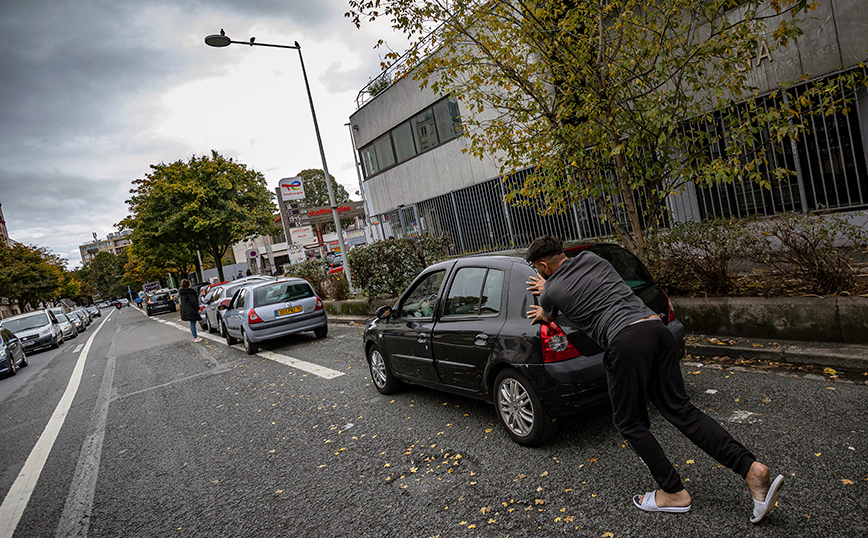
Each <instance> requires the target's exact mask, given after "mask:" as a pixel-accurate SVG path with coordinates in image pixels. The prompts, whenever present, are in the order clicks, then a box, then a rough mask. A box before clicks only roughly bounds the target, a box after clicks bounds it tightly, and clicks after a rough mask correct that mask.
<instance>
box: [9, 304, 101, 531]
mask: <svg viewBox="0 0 868 538" xmlns="http://www.w3.org/2000/svg"><path fill="white" fill-rule="evenodd" d="M110 315H111V314H109V316H110ZM109 316H106V318H105V319H104V320H103V321H102V322H101V323H100V324H99V326H98V327H97V328H96V330H95V331H94V332H93V334H92V335H90V338H89V339H88V341H87V343H86V344H85V346H84V350H83V351H82V353H81V355H79V356H78V361H77V362H76V363H75V368H74V369H73V371H72V376H71V377H70V378H69V383H68V384H67V386H66V391H65V392H64V393H63V396H61V398H60V402H58V404H57V407H56V408H55V409H54V413H53V414H52V415H51V418H50V419H48V424H46V426H45V429H44V430H43V431H42V435H40V436H39V440H38V441H36V445H35V446H34V447H33V450H31V451H30V455H29V456H28V457H27V461H25V462H24V466H23V467H22V468H21V472H19V473H18V478H16V479H15V482H14V483H13V484H12V487H11V488H9V492H8V493H7V494H6V497H5V498H4V499H3V504H2V505H0V538H11V537H12V535H13V534H14V533H15V528H16V527H17V526H18V522H19V521H20V520H21V516H22V514H24V509H25V508H26V507H27V503H28V502H29V501H30V495H31V494H33V489H34V488H35V487H36V482H37V481H38V480H39V475H40V474H42V469H43V468H44V467H45V461H46V460H47V459H48V455H49V454H50V453H51V449H52V447H53V446H54V442H55V441H56V440H57V434H58V433H60V428H61V427H63V423H64V421H66V415H67V413H69V408H70V407H71V406H72V401H73V399H75V394H76V393H77V392H78V387H79V385H80V384H81V376H82V373H83V372H84V364H85V362H86V361H87V352H88V351H90V346H91V344H92V343H93V339H94V338H96V335H97V333H98V332H99V330H100V329H102V327H103V325H105V322H106V321H108V318H109Z"/></svg>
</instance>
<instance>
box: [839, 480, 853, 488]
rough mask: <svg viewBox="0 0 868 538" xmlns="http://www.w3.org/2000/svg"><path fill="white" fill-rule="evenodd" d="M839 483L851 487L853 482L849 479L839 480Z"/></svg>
mask: <svg viewBox="0 0 868 538" xmlns="http://www.w3.org/2000/svg"><path fill="white" fill-rule="evenodd" d="M841 482H843V483H845V484H847V485H848V486H852V485H853V481H852V480H850V479H849V478H842V479H841Z"/></svg>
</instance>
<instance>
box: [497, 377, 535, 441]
mask: <svg viewBox="0 0 868 538" xmlns="http://www.w3.org/2000/svg"><path fill="white" fill-rule="evenodd" d="M497 408H498V411H499V412H500V415H501V417H503V422H504V424H505V425H506V427H507V428H509V430H510V431H512V432H513V433H514V434H516V435H519V436H525V435H528V434H529V433H530V432H531V431H532V430H533V422H534V413H533V402H532V401H531V397H530V394H528V392H527V390H526V389H525V388H524V385H522V384H521V383H520V382H519V381H518V380H516V379H513V378H506V379H504V381H503V383H501V384H500V387H499V390H498V394H497Z"/></svg>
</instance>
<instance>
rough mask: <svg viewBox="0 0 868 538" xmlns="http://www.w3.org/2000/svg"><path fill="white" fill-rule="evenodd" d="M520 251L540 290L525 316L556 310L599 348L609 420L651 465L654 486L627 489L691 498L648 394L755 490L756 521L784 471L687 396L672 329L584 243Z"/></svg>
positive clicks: (657, 508)
mask: <svg viewBox="0 0 868 538" xmlns="http://www.w3.org/2000/svg"><path fill="white" fill-rule="evenodd" d="M526 259H527V261H528V262H530V264H531V265H532V266H533V268H534V269H536V271H537V273H538V274H539V277H538V278H537V277H531V278H530V280H529V281H528V282H527V284H528V288H527V289H528V290H529V291H531V292H532V293H533V294H534V295H539V305H531V306H530V307H529V308H530V310H528V312H527V317H528V319H530V320H531V321H532V323H538V322H551V321H554V320H555V318H557V316H558V315H559V314H561V315H564V316H566V317H567V319H569V320H570V321H571V322H572V323H574V324H575V325H576V326H577V327H579V328H580V329H582V330H583V331H584V332H585V333H587V334H588V336H590V337H591V338H593V339H594V340H595V341H597V343H599V344H600V347H602V348H603V349H605V354H604V356H603V357H604V358H603V365H604V367H605V369H606V382H607V384H608V388H609V398H610V399H611V402H612V418H613V420H614V423H615V427H616V428H617V429H618V431H619V432H620V433H621V435H623V436H624V439H625V440H626V441H627V443H628V444H629V445H630V447H631V448H632V449H633V450H634V451H635V452H636V454H637V455H638V456H639V458H640V459H641V460H642V462H643V463H645V465H646V466H647V467H648V469H649V470H650V471H651V475H652V476H653V477H654V480H656V481H657V484H658V485H659V486H660V489H658V490H656V491H649V492H648V493H645V494H644V495H636V496H634V497H633V504H634V505H636V507H637V508H639V509H640V510H645V511H647V512H676V513H679V512H687V511H688V510H690V506H691V503H692V500H691V497H690V494H689V493H688V492H687V490H685V489H684V485H683V484H682V482H681V477H680V476H679V475H678V472H677V471H676V470H675V467H673V465H672V463H671V462H670V461H669V460H668V459H667V457H666V454H664V452H663V449H662V447H661V446H660V444H659V443H658V442H657V439H655V438H654V436H653V435H652V434H651V432H650V430H649V428H650V427H651V422H650V420H649V418H648V406H647V403H646V399H648V400H650V401H651V403H653V404H654V406H655V407H657V409H658V410H659V411H660V414H661V415H663V417H664V418H665V419H666V420H668V421H669V422H670V423H672V424H673V425H674V426H675V427H676V428H678V429H679V430H680V431H681V433H683V434H684V435H685V436H686V437H687V438H688V439H690V440H691V441H692V442H693V443H694V444H695V445H696V446H698V447H699V448H701V449H702V450H704V451H705V452H706V453H707V454H708V455H710V456H711V457H712V458H714V459H715V460H717V461H718V462H719V463H720V464H722V465H725V466H726V467H729V468H730V469H732V470H733V471H735V472H736V473H738V474H739V475H740V476H741V477H742V478H743V479H744V480H745V482H746V483H747V486H748V489H749V490H750V493H751V496H752V497H753V504H754V509H753V516H752V517H751V522H753V523H759V522H760V520H762V519H763V518H764V517H765V516H766V515H767V514H768V513H769V512H770V511H771V509H772V508H773V507H774V506H775V502H776V501H777V498H778V494H779V493H780V491H781V487H782V485H783V481H784V477H783V476H782V475H778V477H777V478H776V479H775V480H774V482H772V481H771V477H770V474H769V468H768V467H767V466H765V465H763V464H762V463H760V462H758V461H756V458H755V457H754V455H753V454H751V453H750V452H749V451H748V450H747V449H746V448H745V447H744V446H742V445H741V444H740V443H739V442H738V441H736V440H735V439H734V438H733V437H732V435H730V434H729V432H727V431H726V430H725V429H723V427H722V426H721V425H720V424H718V423H717V421H715V420H714V419H712V418H711V417H709V416H708V415H706V414H705V413H703V412H702V411H700V410H699V409H697V408H696V407H694V406H693V404H692V403H690V399H689V398H688V397H687V392H686V391H685V389H684V381H683V380H682V377H681V367H680V364H679V357H677V356H676V355H675V341H674V339H673V337H672V333H671V332H670V331H669V329H668V328H667V327H666V325H665V324H664V323H663V322H662V320H661V319H660V318H659V316H657V315H656V314H655V313H654V312H652V311H651V310H650V309H649V308H648V307H647V306H646V305H645V303H643V302H642V300H641V299H639V298H638V297H637V296H636V295H635V294H634V293H633V291H632V290H631V289H630V287H629V286H628V285H627V284H626V283H625V282H624V280H623V279H622V278H621V277H620V275H618V272H617V271H615V269H614V268H613V267H612V266H611V264H609V262H607V261H606V260H604V259H602V258H600V257H599V256H597V255H596V254H594V253H592V252H590V251H584V252H581V253H580V254H579V255H578V256H576V257H574V258H567V256H566V254H565V252H564V249H563V246H562V244H561V242H560V241H559V240H558V239H556V238H554V237H552V236H544V237H540V238H538V239H536V240H535V241H534V242H533V243H531V245H530V247H529V248H528V251H527V255H526Z"/></svg>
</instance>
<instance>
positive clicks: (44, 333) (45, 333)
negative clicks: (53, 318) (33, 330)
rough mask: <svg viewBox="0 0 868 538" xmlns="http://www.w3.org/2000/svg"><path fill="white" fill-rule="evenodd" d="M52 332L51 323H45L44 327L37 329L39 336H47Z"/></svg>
mask: <svg viewBox="0 0 868 538" xmlns="http://www.w3.org/2000/svg"><path fill="white" fill-rule="evenodd" d="M51 333H52V330H51V325H46V326H45V328H44V329H42V330H41V331H39V336H48V335H50V334H51Z"/></svg>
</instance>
